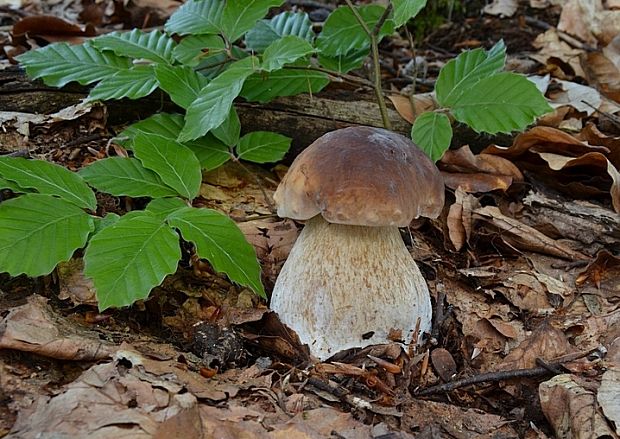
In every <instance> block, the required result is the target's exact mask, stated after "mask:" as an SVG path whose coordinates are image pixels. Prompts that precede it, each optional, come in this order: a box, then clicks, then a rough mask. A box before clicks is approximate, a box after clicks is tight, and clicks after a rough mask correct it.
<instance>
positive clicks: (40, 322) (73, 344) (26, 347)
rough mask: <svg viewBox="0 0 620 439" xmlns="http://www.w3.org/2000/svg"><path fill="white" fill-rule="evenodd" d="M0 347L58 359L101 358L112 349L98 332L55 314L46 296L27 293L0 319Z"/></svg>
mask: <svg viewBox="0 0 620 439" xmlns="http://www.w3.org/2000/svg"><path fill="white" fill-rule="evenodd" d="M0 349H15V350H18V351H24V352H33V353H35V354H39V355H43V356H45V357H50V358H57V359H62V360H76V361H79V360H88V361H94V360H101V359H104V358H107V357H109V356H110V355H111V354H112V353H113V352H114V351H115V350H116V349H115V348H114V347H113V346H112V345H110V344H107V343H104V342H102V341H101V340H100V339H99V337H98V335H97V334H95V333H92V332H91V331H88V330H87V329H85V328H82V327H80V326H78V325H77V324H75V323H72V322H71V321H70V320H68V319H67V318H66V317H64V316H60V315H56V314H55V313H54V312H53V311H52V308H51V307H50V306H49V305H48V304H47V300H46V299H44V298H43V297H41V296H38V295H32V296H30V297H28V303H27V304H26V305H22V306H18V307H15V308H12V309H11V310H10V311H9V312H8V314H7V315H6V316H5V317H4V318H2V319H1V320H0Z"/></svg>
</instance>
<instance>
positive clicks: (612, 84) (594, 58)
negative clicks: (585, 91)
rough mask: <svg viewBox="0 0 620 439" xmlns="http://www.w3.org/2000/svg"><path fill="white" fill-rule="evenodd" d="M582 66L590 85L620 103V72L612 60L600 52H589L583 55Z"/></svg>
mask: <svg viewBox="0 0 620 439" xmlns="http://www.w3.org/2000/svg"><path fill="white" fill-rule="evenodd" d="M581 65H582V66H583V70H584V72H585V74H586V79H587V80H588V83H590V84H592V85H594V86H596V87H597V88H598V89H599V90H600V91H601V93H603V94H604V95H605V96H607V97H609V98H611V99H613V100H614V101H616V102H620V70H619V69H618V67H616V65H615V64H614V63H613V62H612V61H611V60H610V59H608V58H607V57H606V56H605V55H603V54H602V53H600V52H589V53H585V54H582V56H581ZM597 108H598V107H597Z"/></svg>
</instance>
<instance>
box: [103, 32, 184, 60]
mask: <svg viewBox="0 0 620 439" xmlns="http://www.w3.org/2000/svg"><path fill="white" fill-rule="evenodd" d="M91 43H92V44H93V46H95V47H96V48H97V49H99V50H111V51H113V52H114V53H116V54H117V55H120V56H128V57H130V58H138V59H140V58H143V59H148V60H151V61H154V62H156V63H164V64H169V63H171V62H172V51H173V50H174V46H176V43H175V42H174V40H173V39H172V38H170V37H169V36H168V35H166V34H164V33H162V32H160V31H159V30H153V31H150V32H143V31H141V30H140V29H133V30H132V31H131V32H111V33H109V34H106V35H101V36H99V37H97V38H95V39H94V40H91Z"/></svg>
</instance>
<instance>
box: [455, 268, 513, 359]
mask: <svg viewBox="0 0 620 439" xmlns="http://www.w3.org/2000/svg"><path fill="white" fill-rule="evenodd" d="M444 288H445V290H446V291H447V292H448V295H447V301H448V303H450V305H452V306H453V307H454V313H455V315H456V318H457V320H458V322H459V323H460V324H461V326H462V331H463V335H464V336H465V340H469V341H470V342H473V345H472V346H470V347H471V348H472V350H471V351H470V353H469V355H471V357H472V358H475V359H476V367H478V368H479V369H481V370H491V369H493V368H494V365H495V364H497V363H499V362H500V361H501V360H502V355H501V353H503V352H505V350H506V349H508V348H509V347H510V346H516V345H517V344H518V343H519V342H520V341H521V340H522V339H523V338H524V337H525V330H524V329H523V323H522V322H520V321H518V320H513V319H514V315H513V313H512V311H511V307H510V306H509V305H506V304H501V303H499V302H498V301H488V300H486V297H485V295H484V294H482V293H483V291H480V290H478V291H474V290H473V289H471V288H468V287H466V286H465V285H464V284H462V283H460V282H455V281H451V280H450V279H448V278H446V279H445V280H444ZM490 320H494V321H500V320H501V321H502V322H503V323H507V324H509V325H511V326H512V327H513V329H514V330H515V331H516V337H515V338H513V339H510V338H507V337H505V336H504V335H503V334H502V333H501V332H499V331H498V330H497V329H496V328H495V327H494V326H493V325H492V324H491V323H490ZM509 331H511V330H509ZM510 335H514V333H513V332H512V331H511V332H510ZM469 341H468V342H469Z"/></svg>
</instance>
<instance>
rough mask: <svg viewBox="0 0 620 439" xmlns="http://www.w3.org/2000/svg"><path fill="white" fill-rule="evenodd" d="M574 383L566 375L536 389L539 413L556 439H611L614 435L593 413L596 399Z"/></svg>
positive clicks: (575, 380) (597, 414)
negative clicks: (540, 408)
mask: <svg viewBox="0 0 620 439" xmlns="http://www.w3.org/2000/svg"><path fill="white" fill-rule="evenodd" d="M577 380H578V378H577V377H573V376H571V375H568V374H564V375H557V376H555V377H553V378H552V379H550V380H549V381H545V382H544V383H542V384H540V386H539V388H538V393H539V396H540V404H541V407H542V410H543V413H544V414H545V417H546V418H547V420H548V421H549V423H550V424H551V426H552V427H553V429H554V431H555V434H556V436H557V437H560V438H569V437H570V438H575V439H591V438H600V437H614V432H613V431H612V430H611V429H610V428H609V425H608V424H607V422H606V421H605V418H604V417H603V416H602V415H601V413H600V412H599V410H598V409H597V404H596V395H595V394H594V391H593V390H591V387H590V385H589V383H586V382H578V381H577ZM584 386H588V387H584Z"/></svg>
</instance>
